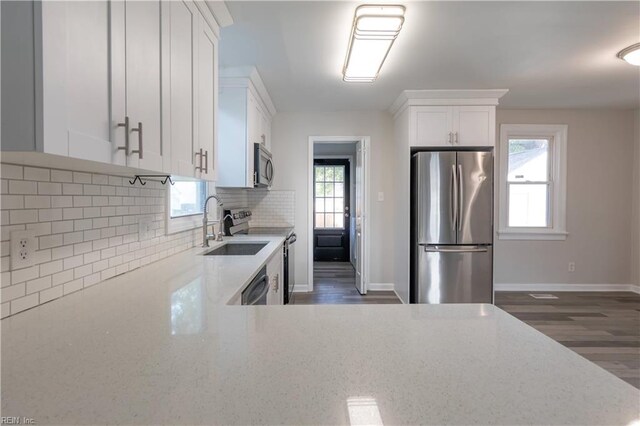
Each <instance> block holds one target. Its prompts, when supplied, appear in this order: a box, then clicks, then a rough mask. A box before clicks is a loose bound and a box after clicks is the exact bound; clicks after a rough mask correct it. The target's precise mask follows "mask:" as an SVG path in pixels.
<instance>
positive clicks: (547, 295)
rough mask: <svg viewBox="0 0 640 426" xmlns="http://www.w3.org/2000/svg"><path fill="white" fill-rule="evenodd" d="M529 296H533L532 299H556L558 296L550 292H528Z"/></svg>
mask: <svg viewBox="0 0 640 426" xmlns="http://www.w3.org/2000/svg"><path fill="white" fill-rule="evenodd" d="M529 296H531V297H533V298H534V299H557V298H558V296H554V295H553V294H550V293H529Z"/></svg>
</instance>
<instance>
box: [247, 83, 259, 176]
mask: <svg viewBox="0 0 640 426" xmlns="http://www.w3.org/2000/svg"><path fill="white" fill-rule="evenodd" d="M259 108H260V107H259V106H258V102H257V101H256V98H255V97H254V96H253V94H252V93H251V91H250V90H247V186H249V187H253V182H254V177H253V167H254V164H253V161H254V160H253V156H254V145H253V144H254V143H260V109H259Z"/></svg>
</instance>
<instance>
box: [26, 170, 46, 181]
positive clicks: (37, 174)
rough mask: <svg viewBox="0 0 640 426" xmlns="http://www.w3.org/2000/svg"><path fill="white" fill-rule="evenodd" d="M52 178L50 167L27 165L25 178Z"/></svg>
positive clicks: (38, 179)
mask: <svg viewBox="0 0 640 426" xmlns="http://www.w3.org/2000/svg"><path fill="white" fill-rule="evenodd" d="M49 179H50V173H49V169H41V168H38V167H25V168H24V180H36V181H44V182H47V181H49Z"/></svg>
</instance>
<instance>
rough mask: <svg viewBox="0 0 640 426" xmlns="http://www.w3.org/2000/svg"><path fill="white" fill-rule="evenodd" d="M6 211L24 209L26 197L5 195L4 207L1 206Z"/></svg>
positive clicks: (3, 198) (3, 197)
mask: <svg viewBox="0 0 640 426" xmlns="http://www.w3.org/2000/svg"><path fill="white" fill-rule="evenodd" d="M0 207H2V209H4V210H10V209H22V208H24V196H23V195H3V196H2V205H1V206H0Z"/></svg>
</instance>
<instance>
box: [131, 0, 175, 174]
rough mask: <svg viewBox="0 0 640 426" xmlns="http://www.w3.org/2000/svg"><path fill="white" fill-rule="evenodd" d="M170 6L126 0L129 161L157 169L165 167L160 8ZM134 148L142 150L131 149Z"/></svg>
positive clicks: (154, 1) (135, 165) (155, 2)
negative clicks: (135, 151) (163, 156)
mask: <svg viewBox="0 0 640 426" xmlns="http://www.w3.org/2000/svg"><path fill="white" fill-rule="evenodd" d="M168 7H169V5H168V4H167V3H161V2H160V1H157V0H153V1H126V2H125V8H126V11H125V16H126V23H125V27H126V29H125V34H126V36H125V44H126V53H125V55H126V59H125V62H126V106H127V107H126V108H127V111H126V115H127V116H128V117H129V119H130V120H131V130H130V135H129V136H130V140H131V142H130V154H129V156H128V159H127V164H128V165H129V166H132V167H140V168H143V169H148V170H158V171H161V170H163V169H164V166H163V159H162V155H163V145H162V140H163V139H162V127H161V124H162V120H161V118H162V116H161V110H160V108H161V98H162V95H161V89H160V87H161V84H160V83H161V81H160V78H161V72H160V69H161V63H160V61H161V54H160V53H161V47H162V46H161V44H162V43H161V37H160V19H161V16H162V13H161V12H162V10H161V9H163V8H168ZM139 123H142V129H139ZM136 129H138V130H136ZM131 150H138V151H142V152H141V153H131ZM140 154H142V155H140ZM141 157H142V158H141Z"/></svg>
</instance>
